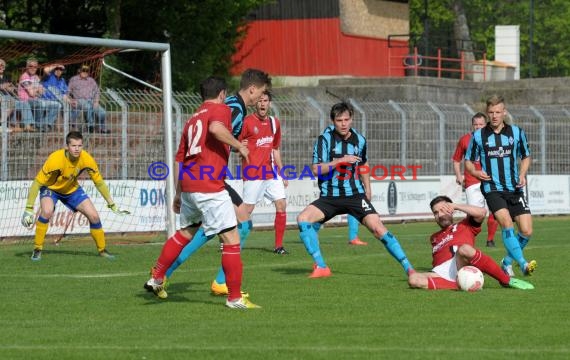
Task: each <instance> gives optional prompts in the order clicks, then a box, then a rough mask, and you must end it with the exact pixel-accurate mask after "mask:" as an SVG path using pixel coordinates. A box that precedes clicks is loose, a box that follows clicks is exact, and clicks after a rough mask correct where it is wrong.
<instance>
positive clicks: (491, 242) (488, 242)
mask: <svg viewBox="0 0 570 360" xmlns="http://www.w3.org/2000/svg"><path fill="white" fill-rule="evenodd" d="M487 247H495V241H494V240H487Z"/></svg>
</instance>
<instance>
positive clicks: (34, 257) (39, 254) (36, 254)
mask: <svg viewBox="0 0 570 360" xmlns="http://www.w3.org/2000/svg"><path fill="white" fill-rule="evenodd" d="M30 259H32V261H40V260H41V259H42V251H41V250H40V249H34V252H32V257H31V258H30Z"/></svg>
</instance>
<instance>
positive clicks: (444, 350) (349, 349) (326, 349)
mask: <svg viewBox="0 0 570 360" xmlns="http://www.w3.org/2000/svg"><path fill="white" fill-rule="evenodd" d="M0 349H3V350H23V351H26V350H91V351H96V350H102V351H108V350H116V351H119V350H120V351H138V350H143V351H152V350H156V351H160V352H161V353H162V354H168V351H169V350H187V351H189V352H190V353H193V352H200V351H224V350H230V351H232V350H233V351H235V350H240V351H248V350H249V351H256V352H259V351H263V350H264V349H263V348H262V347H260V346H259V345H255V346H253V345H252V346H244V345H243V344H239V345H237V344H236V345H232V346H231V347H225V346H223V345H217V346H196V345H195V344H190V345H183V344H169V345H168V349H164V346H163V345H146V346H138V345H135V346H116V345H115V346H114V345H101V346H91V345H68V344H66V345H61V346H59V345H0ZM274 350H279V351H295V352H298V351H304V352H307V353H311V354H314V352H315V351H319V352H322V353H335V355H339V353H343V352H344V353H346V354H350V353H370V352H374V353H381V352H398V353H406V352H408V353H418V352H421V353H432V354H442V355H443V354H450V353H453V354H464V353H465V347H450V346H445V347H441V346H439V347H426V346H421V347H397V346H358V347H354V346H294V347H287V346H267V347H266V349H265V351H274ZM474 353H486V354H494V353H497V354H500V355H501V356H500V357H503V356H502V355H503V354H510V355H517V354H529V353H534V354H539V355H547V354H569V353H570V349H568V348H559V349H552V348H537V347H532V348H530V347H528V348H521V347H517V348H481V347H477V348H472V349H469V354H474Z"/></svg>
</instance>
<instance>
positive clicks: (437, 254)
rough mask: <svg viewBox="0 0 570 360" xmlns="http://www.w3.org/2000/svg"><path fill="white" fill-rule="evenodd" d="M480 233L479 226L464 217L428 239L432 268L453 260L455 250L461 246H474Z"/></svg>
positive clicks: (471, 219)
mask: <svg viewBox="0 0 570 360" xmlns="http://www.w3.org/2000/svg"><path fill="white" fill-rule="evenodd" d="M480 232H481V224H479V223H476V222H475V221H474V220H473V218H471V217H469V216H468V217H466V218H465V219H463V220H462V221H460V222H458V223H455V224H451V225H449V226H448V227H446V228H445V229H441V230H440V231H438V232H436V233H434V234H433V235H432V236H431V237H430V242H431V246H432V252H431V253H432V257H433V261H432V266H433V267H436V266H437V265H440V264H442V263H444V262H446V261H447V260H449V259H451V258H453V256H454V255H455V252H456V251H457V248H458V247H459V246H460V245H463V244H469V245H471V246H475V237H476V236H477V234H479V233H480Z"/></svg>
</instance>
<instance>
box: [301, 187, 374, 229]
mask: <svg viewBox="0 0 570 360" xmlns="http://www.w3.org/2000/svg"><path fill="white" fill-rule="evenodd" d="M311 205H313V206H315V207H316V208H317V209H319V210H321V211H322V212H323V214H325V218H324V220H323V221H321V222H322V223H325V222H327V221H329V220H330V219H332V218H333V217H335V216H336V215H342V214H350V215H352V216H354V217H355V218H356V219H357V220H358V221H360V222H361V223H362V219H363V218H364V217H365V216H366V215H370V214H377V212H376V209H374V206H372V204H371V203H370V201H368V199H366V197H365V196H364V194H362V195H355V196H350V197H329V196H327V197H320V198H318V199H317V200H315V201H313V202H312V203H311Z"/></svg>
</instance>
